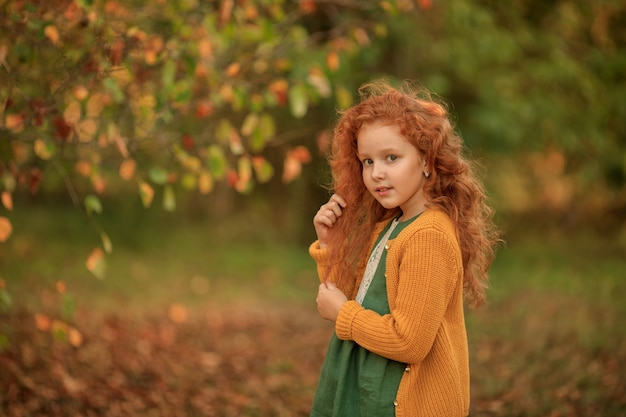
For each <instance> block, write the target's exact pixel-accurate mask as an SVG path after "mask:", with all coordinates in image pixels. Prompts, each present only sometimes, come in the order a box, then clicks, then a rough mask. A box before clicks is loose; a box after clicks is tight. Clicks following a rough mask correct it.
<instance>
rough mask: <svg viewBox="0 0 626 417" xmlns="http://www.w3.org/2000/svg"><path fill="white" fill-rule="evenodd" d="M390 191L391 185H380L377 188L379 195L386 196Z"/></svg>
mask: <svg viewBox="0 0 626 417" xmlns="http://www.w3.org/2000/svg"><path fill="white" fill-rule="evenodd" d="M390 191H391V188H390V187H378V188H376V193H377V194H378V195H379V196H385V195H387V194H389V192H390Z"/></svg>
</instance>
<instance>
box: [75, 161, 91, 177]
mask: <svg viewBox="0 0 626 417" xmlns="http://www.w3.org/2000/svg"><path fill="white" fill-rule="evenodd" d="M75 168H76V171H77V172H78V173H79V174H80V175H82V176H83V177H88V176H90V175H91V164H90V163H89V162H87V161H77V162H76V167H75Z"/></svg>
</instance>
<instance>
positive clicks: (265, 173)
mask: <svg viewBox="0 0 626 417" xmlns="http://www.w3.org/2000/svg"><path fill="white" fill-rule="evenodd" d="M252 166H253V167H254V173H255V175H256V178H257V180H258V181H259V182H260V183H266V182H268V181H269V180H270V179H272V177H273V176H274V167H273V166H272V164H270V163H269V162H268V161H267V159H265V158H263V157H261V156H257V157H254V158H253V159H252Z"/></svg>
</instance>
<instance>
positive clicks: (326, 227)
mask: <svg viewBox="0 0 626 417" xmlns="http://www.w3.org/2000/svg"><path fill="white" fill-rule="evenodd" d="M346 205H347V204H346V200H344V199H343V198H342V197H341V196H339V195H337V194H333V195H332V196H331V197H330V199H329V200H328V202H327V203H326V204H324V205H323V206H322V207H320V209H319V210H318V211H317V214H316V215H315V217H313V226H315V233H317V239H318V240H319V244H320V248H324V247H326V244H327V242H328V236H329V234H330V233H331V231H330V229H332V227H333V226H334V225H335V223H336V222H337V219H338V218H339V217H340V216H341V214H342V213H343V209H344V208H346Z"/></svg>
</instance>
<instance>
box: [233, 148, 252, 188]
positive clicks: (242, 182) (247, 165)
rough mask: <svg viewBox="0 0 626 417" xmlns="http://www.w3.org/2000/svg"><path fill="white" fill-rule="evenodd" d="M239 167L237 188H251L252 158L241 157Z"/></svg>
mask: <svg viewBox="0 0 626 417" xmlns="http://www.w3.org/2000/svg"><path fill="white" fill-rule="evenodd" d="M237 168H238V169H237V171H238V172H237V173H238V174H239V181H237V184H235V189H236V190H237V191H239V192H245V191H247V190H248V189H249V187H250V180H251V179H252V162H251V161H250V158H248V157H246V156H242V157H241V158H239V161H238V163H237Z"/></svg>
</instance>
